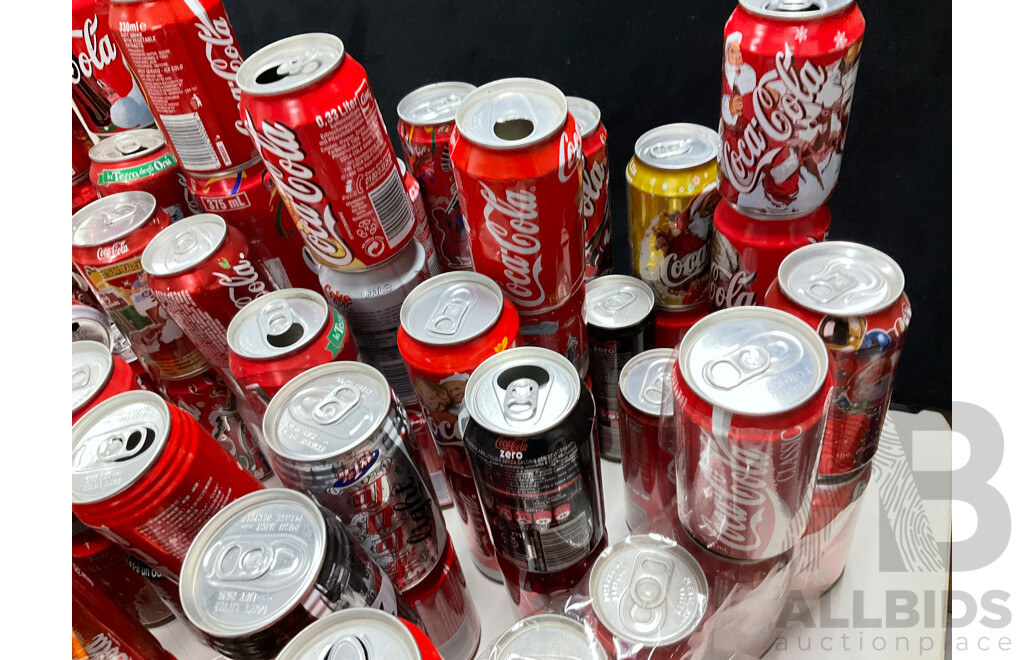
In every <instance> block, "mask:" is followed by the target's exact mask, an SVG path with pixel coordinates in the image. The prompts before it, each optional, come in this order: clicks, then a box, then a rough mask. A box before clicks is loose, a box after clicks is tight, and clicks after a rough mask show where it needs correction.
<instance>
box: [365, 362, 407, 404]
mask: <svg viewBox="0 0 1024 660" xmlns="http://www.w3.org/2000/svg"><path fill="white" fill-rule="evenodd" d="M373 366H375V367H377V369H378V370H379V371H380V373H381V374H383V376H384V378H385V379H386V380H387V381H388V385H390V386H391V389H393V390H394V391H395V396H397V397H398V400H399V401H401V402H402V405H403V406H409V405H416V403H417V399H416V390H414V389H413V386H412V379H411V378H409V371H408V370H407V369H406V368H405V362H404V361H403V360H380V361H378V362H377V363H376V364H374V365H373Z"/></svg>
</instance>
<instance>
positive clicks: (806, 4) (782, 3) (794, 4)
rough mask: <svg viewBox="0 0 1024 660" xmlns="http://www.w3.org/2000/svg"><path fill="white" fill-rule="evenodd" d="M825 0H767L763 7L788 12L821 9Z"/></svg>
mask: <svg viewBox="0 0 1024 660" xmlns="http://www.w3.org/2000/svg"><path fill="white" fill-rule="evenodd" d="M825 5H826V2H825V0H767V2H765V7H764V8H765V9H767V10H769V11H784V12H790V13H794V14H795V13H799V12H804V11H807V12H814V11H821V10H822V9H824V8H825Z"/></svg>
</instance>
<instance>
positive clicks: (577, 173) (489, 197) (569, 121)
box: [449, 78, 586, 339]
mask: <svg viewBox="0 0 1024 660" xmlns="http://www.w3.org/2000/svg"><path fill="white" fill-rule="evenodd" d="M455 126H456V129H455V132H453V133H452V137H451V141H450V142H449V148H450V149H451V158H452V165H453V166H454V168H455V182H456V184H457V186H458V190H459V204H460V205H461V206H462V211H463V213H464V214H465V217H466V223H467V226H468V228H469V238H470V247H471V250H472V253H473V269H474V270H475V271H476V272H478V273H481V274H483V275H486V276H487V277H490V278H491V279H492V280H494V281H495V282H497V283H498V286H500V287H501V288H502V290H503V291H504V292H505V295H507V296H508V297H509V298H510V299H511V300H512V302H513V303H515V305H516V308H517V309H518V310H519V311H520V312H521V313H529V314H540V313H542V312H547V311H551V310H553V309H555V308H557V307H559V306H564V305H565V304H566V301H567V300H569V298H571V297H572V296H573V294H574V293H575V292H576V290H577V288H578V287H580V285H581V284H582V283H583V273H584V263H583V242H584V235H585V233H586V231H585V227H584V224H583V197H582V177H583V168H582V164H583V139H582V138H581V137H580V130H579V126H578V125H577V123H576V120H575V119H573V116H572V115H571V114H570V113H569V111H568V106H567V104H566V101H565V96H564V95H563V94H562V92H560V91H559V90H558V88H557V87H555V86H554V85H551V84H549V83H546V82H542V81H540V80H533V79H530V78H508V79H506V80H498V81H495V82H492V83H489V84H487V85H484V86H483V87H480V88H479V89H477V90H476V91H474V92H472V93H470V94H469V95H468V96H466V98H464V99H463V100H462V104H461V105H460V106H459V110H458V112H457V113H456V115H455ZM523 325H524V326H525V325H527V323H526V322H525V321H524V322H523ZM524 339H525V337H524Z"/></svg>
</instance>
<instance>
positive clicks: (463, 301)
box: [427, 286, 476, 337]
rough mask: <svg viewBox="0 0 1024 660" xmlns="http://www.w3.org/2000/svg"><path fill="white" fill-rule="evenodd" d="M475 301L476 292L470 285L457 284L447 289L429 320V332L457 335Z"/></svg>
mask: <svg viewBox="0 0 1024 660" xmlns="http://www.w3.org/2000/svg"><path fill="white" fill-rule="evenodd" d="M474 302H476V292H474V291H473V290H472V289H470V288H469V287H465V286H457V287H452V288H451V289H449V290H448V291H445V293H444V295H442V296H441V299H440V300H439V301H438V302H437V306H436V307H435V308H434V311H433V313H431V315H430V320H429V321H427V332H429V333H431V334H435V335H440V336H442V337H451V336H453V335H455V334H456V333H457V332H458V331H459V330H460V329H461V328H462V324H463V323H464V322H465V321H466V316H467V315H468V314H469V310H470V309H472V307H473V303H474Z"/></svg>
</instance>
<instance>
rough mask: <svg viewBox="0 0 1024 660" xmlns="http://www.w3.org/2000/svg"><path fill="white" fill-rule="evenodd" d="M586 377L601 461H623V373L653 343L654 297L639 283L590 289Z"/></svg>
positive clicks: (595, 284) (602, 281)
mask: <svg viewBox="0 0 1024 660" xmlns="http://www.w3.org/2000/svg"><path fill="white" fill-rule="evenodd" d="M586 288H587V293H586V303H585V307H586V311H585V313H584V317H585V318H586V319H587V337H588V340H587V348H588V351H589V353H590V362H589V364H588V367H587V375H588V376H589V377H590V382H591V388H590V391H591V392H593V394H594V404H595V405H596V406H597V408H596V410H597V421H596V424H595V430H596V432H597V439H598V443H599V445H600V447H601V458H607V459H609V460H613V461H617V460H620V459H621V458H622V451H621V449H620V447H619V401H618V399H619V397H618V394H619V372H621V371H622V367H623V366H624V365H625V364H626V363H627V362H629V361H630V360H631V359H633V357H634V356H636V355H639V354H640V353H643V352H644V350H646V349H647V348H648V347H649V346H650V345H651V344H652V343H653V339H654V337H653V331H654V292H653V291H651V287H649V286H647V285H646V284H644V283H643V282H641V281H640V280H638V279H636V278H635V277H630V276H628V275H605V276H603V277H599V278H597V279H593V280H591V281H589V282H587V284H586Z"/></svg>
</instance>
